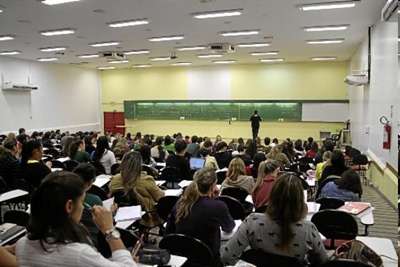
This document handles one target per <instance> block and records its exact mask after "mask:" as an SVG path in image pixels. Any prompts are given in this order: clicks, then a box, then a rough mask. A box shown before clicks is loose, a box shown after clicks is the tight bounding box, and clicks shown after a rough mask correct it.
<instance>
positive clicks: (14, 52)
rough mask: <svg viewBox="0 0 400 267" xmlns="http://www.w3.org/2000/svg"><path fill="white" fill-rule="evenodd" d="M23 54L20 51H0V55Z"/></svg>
mask: <svg viewBox="0 0 400 267" xmlns="http://www.w3.org/2000/svg"><path fill="white" fill-rule="evenodd" d="M18 54H21V52H20V51H16V50H15V51H2V52H0V56H12V55H18Z"/></svg>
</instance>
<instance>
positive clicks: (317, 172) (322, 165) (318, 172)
mask: <svg viewBox="0 0 400 267" xmlns="http://www.w3.org/2000/svg"><path fill="white" fill-rule="evenodd" d="M331 157H332V152H331V151H325V152H324V154H323V156H322V159H323V162H320V163H318V164H317V167H316V169H315V179H316V180H317V181H318V180H319V179H321V175H322V172H323V171H324V169H325V167H326V166H328V165H329V164H330V159H331Z"/></svg>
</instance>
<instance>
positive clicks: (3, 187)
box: [0, 176, 9, 194]
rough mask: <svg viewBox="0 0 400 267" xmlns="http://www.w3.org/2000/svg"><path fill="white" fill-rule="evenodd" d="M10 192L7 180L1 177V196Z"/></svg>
mask: <svg viewBox="0 0 400 267" xmlns="http://www.w3.org/2000/svg"><path fill="white" fill-rule="evenodd" d="M7 191H9V188H8V185H7V182H6V180H4V178H3V177H1V176H0V194H2V193H5V192H7Z"/></svg>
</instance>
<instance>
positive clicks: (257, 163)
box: [244, 152, 267, 178]
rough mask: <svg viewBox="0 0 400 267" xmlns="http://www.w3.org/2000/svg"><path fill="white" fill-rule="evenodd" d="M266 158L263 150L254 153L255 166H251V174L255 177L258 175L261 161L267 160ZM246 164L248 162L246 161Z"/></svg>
mask: <svg viewBox="0 0 400 267" xmlns="http://www.w3.org/2000/svg"><path fill="white" fill-rule="evenodd" d="M266 159H267V157H266V156H265V154H264V153H263V152H258V153H257V154H255V155H254V158H253V166H251V175H252V176H253V178H257V177H258V167H259V166H260V164H261V162H263V161H265V160H266ZM244 164H246V162H245V163H244Z"/></svg>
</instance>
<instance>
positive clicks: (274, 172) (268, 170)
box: [251, 160, 280, 209]
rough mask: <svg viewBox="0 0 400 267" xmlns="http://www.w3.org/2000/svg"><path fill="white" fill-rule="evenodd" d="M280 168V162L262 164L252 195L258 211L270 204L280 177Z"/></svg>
mask: <svg viewBox="0 0 400 267" xmlns="http://www.w3.org/2000/svg"><path fill="white" fill-rule="evenodd" d="M279 166H280V165H279V162H277V161H276V160H268V161H263V162H261V164H260V166H259V168H258V177H257V181H256V184H255V186H254V190H253V193H252V194H251V195H252V197H253V203H254V207H255V208H256V209H257V208H259V207H262V206H265V205H267V204H268V202H269V198H270V193H271V190H272V187H273V186H274V184H275V181H276V179H277V177H278V173H279Z"/></svg>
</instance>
